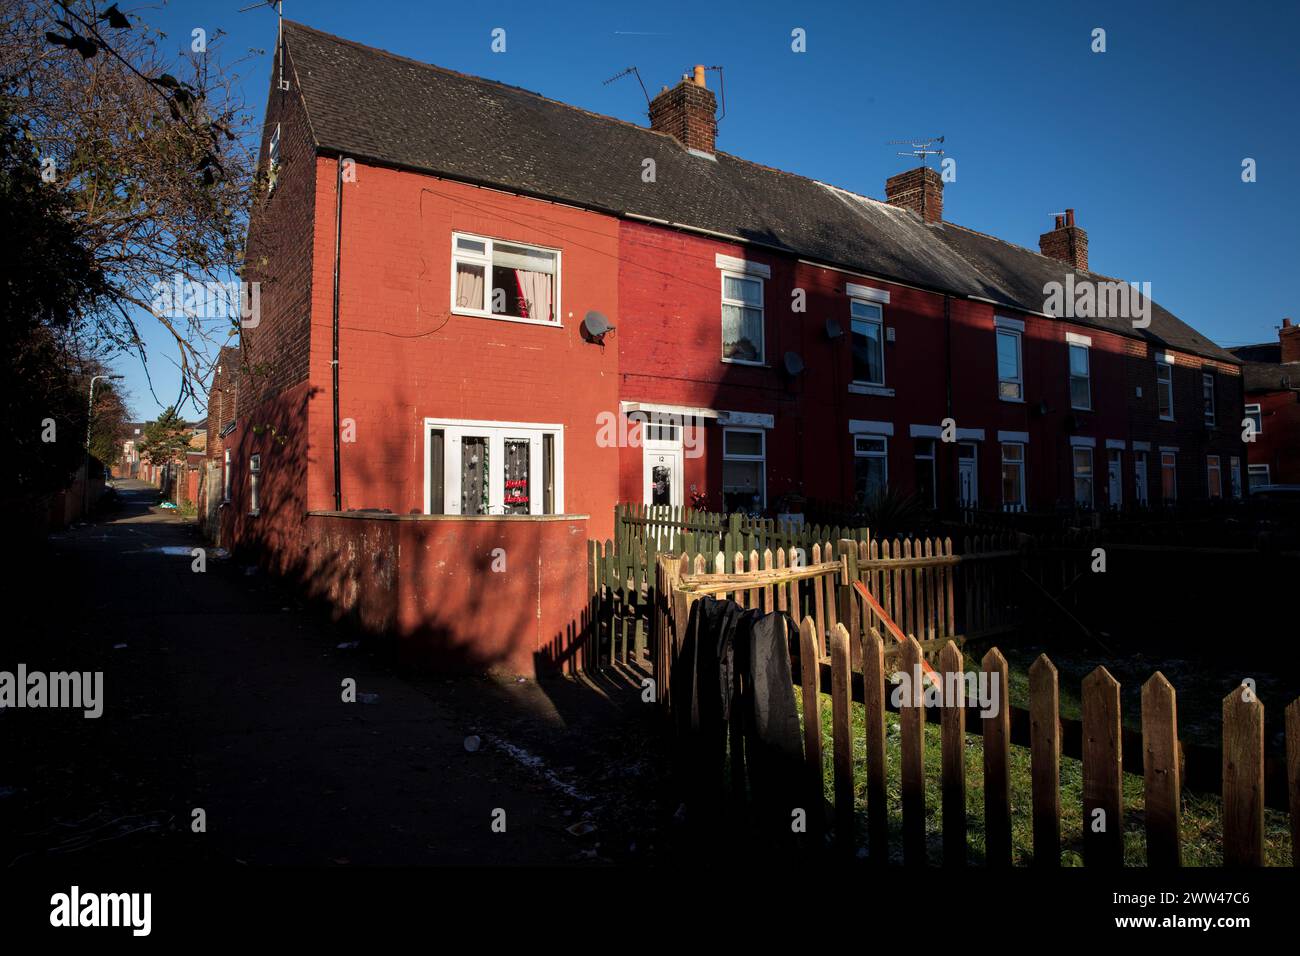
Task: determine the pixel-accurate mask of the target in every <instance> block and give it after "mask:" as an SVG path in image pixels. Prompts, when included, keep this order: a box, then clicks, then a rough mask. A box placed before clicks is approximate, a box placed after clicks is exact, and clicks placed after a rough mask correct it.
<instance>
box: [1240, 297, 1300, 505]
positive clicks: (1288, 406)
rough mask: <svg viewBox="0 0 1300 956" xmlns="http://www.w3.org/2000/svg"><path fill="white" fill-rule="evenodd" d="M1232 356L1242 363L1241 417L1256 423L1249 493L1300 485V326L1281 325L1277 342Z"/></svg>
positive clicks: (1242, 349) (1285, 322) (1250, 447)
mask: <svg viewBox="0 0 1300 956" xmlns="http://www.w3.org/2000/svg"><path fill="white" fill-rule="evenodd" d="M1231 351H1232V353H1233V354H1234V355H1236V356H1237V358H1239V359H1241V361H1242V362H1243V363H1244V364H1243V370H1244V374H1245V380H1246V407H1245V415H1246V418H1249V419H1251V420H1252V421H1253V422H1254V423H1255V434H1256V437H1255V440H1254V442H1252V443H1251V444H1250V445H1248V446H1247V449H1248V451H1247V462H1248V467H1249V470H1250V487H1251V488H1257V487H1259V486H1261V485H1271V484H1272V485H1300V326H1297V325H1295V324H1293V323H1292V322H1291V320H1290V319H1283V320H1282V327H1281V329H1279V330H1278V336H1277V341H1276V342H1265V343H1263V344H1262V345H1243V346H1240V347H1238V348H1234V349H1232V350H1231Z"/></svg>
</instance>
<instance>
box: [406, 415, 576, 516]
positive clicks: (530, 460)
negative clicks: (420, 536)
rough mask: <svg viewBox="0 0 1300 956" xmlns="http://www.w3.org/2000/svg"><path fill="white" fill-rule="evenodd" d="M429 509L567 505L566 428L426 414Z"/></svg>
mask: <svg viewBox="0 0 1300 956" xmlns="http://www.w3.org/2000/svg"><path fill="white" fill-rule="evenodd" d="M424 424H425V496H424V511H425V514H435V515H437V514H448V515H543V514H562V513H563V511H564V479H563V474H564V429H563V426H560V425H540V424H535V423H529V422H476V421H459V420H457V421H440V420H437V419H431V418H430V419H425V423H424Z"/></svg>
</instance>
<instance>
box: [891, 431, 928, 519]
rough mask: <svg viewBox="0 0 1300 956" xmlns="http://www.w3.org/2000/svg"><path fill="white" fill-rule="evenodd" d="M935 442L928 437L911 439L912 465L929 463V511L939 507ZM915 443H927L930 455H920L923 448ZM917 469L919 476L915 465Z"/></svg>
mask: <svg viewBox="0 0 1300 956" xmlns="http://www.w3.org/2000/svg"><path fill="white" fill-rule="evenodd" d="M936 441H938V439H936V438H928V437H918V438H913V439H912V444H913V446H915V447H914V448H913V451H912V463H913V464H914V465H915V464H916V463H917V462H922V461H928V462H929V463H930V500H929V501H928V502H926V507H927V508H930V509H931V510H934V509H937V508H938V507H939V446H938V445H936V444H935V442H936ZM917 442H926V443H928V444H929V448H930V453H929V454H928V455H927V454H922V452H921V447H923V446H920V445H917ZM885 468H886V471H888V468H889V466H888V465H886V466H885ZM917 468H918V474H919V468H920V466H919V465H917ZM917 484H918V489H917V490H920V489H919V484H920V483H919V482H918V483H917Z"/></svg>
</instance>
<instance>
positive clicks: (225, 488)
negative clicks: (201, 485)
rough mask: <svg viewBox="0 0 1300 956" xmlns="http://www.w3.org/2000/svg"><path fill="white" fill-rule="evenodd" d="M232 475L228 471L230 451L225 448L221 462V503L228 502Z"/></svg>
mask: <svg viewBox="0 0 1300 956" xmlns="http://www.w3.org/2000/svg"><path fill="white" fill-rule="evenodd" d="M232 478H233V475H232V474H231V471H230V449H229V448H227V449H226V452H225V455H224V456H223V457H222V461H221V503H222V504H228V503H229V502H230V483H231V479H232Z"/></svg>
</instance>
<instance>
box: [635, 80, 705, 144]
mask: <svg viewBox="0 0 1300 956" xmlns="http://www.w3.org/2000/svg"><path fill="white" fill-rule="evenodd" d="M717 109H718V101H717V99H716V98H715V97H714V95H713V91H712V90H710V89H709V88H708V87H707V86H705V84H704V67H703V66H697V67H695V70H694V72H693V73H687V74H685V75H683V77H682V80H681V82H680V83H678V84H677V85H676V86H673V87H667V86H665V87H664V88H663V89H662V90H661V91H660V92H659V94H658V95H657V96H655V98H654V99H653V100H651V101H650V128H651V129H652V130H655V131H656V132H659V133H667V134H668V135H670V136H672V137H673V138H674V139H676V140H677V141H678V142H679V143H681V144H682V145H683V146H685V147H686V148H687V149H694V150H699V151H700V152H702V153H712V152H713V151H714V141H715V140H716V139H717V136H718V121H717V119H716V118H715V117H716V114H717Z"/></svg>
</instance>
